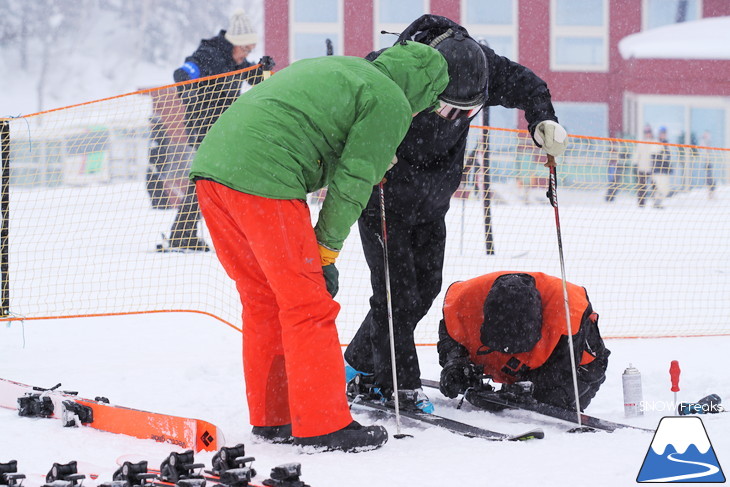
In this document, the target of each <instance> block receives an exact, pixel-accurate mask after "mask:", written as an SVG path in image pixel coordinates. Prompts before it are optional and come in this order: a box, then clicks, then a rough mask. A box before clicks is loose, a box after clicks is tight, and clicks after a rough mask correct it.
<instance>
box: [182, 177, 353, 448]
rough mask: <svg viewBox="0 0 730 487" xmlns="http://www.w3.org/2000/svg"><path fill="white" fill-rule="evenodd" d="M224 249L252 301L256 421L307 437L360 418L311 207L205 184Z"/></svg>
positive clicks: (227, 264) (248, 335) (249, 323)
mask: <svg viewBox="0 0 730 487" xmlns="http://www.w3.org/2000/svg"><path fill="white" fill-rule="evenodd" d="M196 190H197V193H198V201H199V203H200V209H201V211H202V213H203V217H204V218H205V222H206V225H207V226H208V230H209V231H210V236H211V239H212V240H213V245H214V246H215V250H216V255H217V257H218V259H219V260H220V262H221V264H222V265H223V267H224V268H225V270H226V273H227V274H228V276H229V277H230V278H231V279H233V280H234V281H235V282H236V287H237V289H238V293H239V294H240V296H241V303H242V304H243V373H244V378H245V380H246V397H247V400H248V409H249V415H250V421H251V424H252V425H254V426H279V425H283V424H289V423H291V424H292V434H293V435H294V436H297V437H309V436H318V435H323V434H327V433H332V432H334V431H337V430H339V429H342V428H344V427H345V426H347V425H348V424H350V422H352V416H351V415H350V410H349V408H348V404H347V398H346V395H345V368H344V367H345V366H344V360H343V358H342V350H341V348H340V342H339V337H338V334H337V328H336V326H335V318H336V317H337V313H338V312H339V310H340V305H339V304H338V303H337V302H335V301H334V300H333V299H332V297H331V296H330V294H329V292H328V291H327V287H326V285H325V281H324V276H323V275H322V266H321V262H320V257H319V250H318V247H317V239H316V237H315V235H314V229H313V228H312V223H311V217H310V214H309V208H308V207H307V204H306V202H304V201H302V200H276V199H270V198H263V197H261V196H255V195H250V194H246V193H242V192H240V191H235V190H233V189H231V188H228V187H227V186H224V185H222V184H219V183H216V182H213V181H209V180H198V181H197V182H196Z"/></svg>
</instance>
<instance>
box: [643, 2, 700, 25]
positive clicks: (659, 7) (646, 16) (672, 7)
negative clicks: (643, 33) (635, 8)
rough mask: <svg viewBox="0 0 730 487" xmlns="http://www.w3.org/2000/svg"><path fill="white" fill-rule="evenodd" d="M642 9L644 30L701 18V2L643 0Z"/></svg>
mask: <svg viewBox="0 0 730 487" xmlns="http://www.w3.org/2000/svg"><path fill="white" fill-rule="evenodd" d="M642 7H643V15H642V17H641V18H642V28H643V29H644V30H647V29H654V28H655V27H661V26H663V25H669V24H676V23H679V22H689V21H691V20H698V19H701V18H702V0H643V5H642Z"/></svg>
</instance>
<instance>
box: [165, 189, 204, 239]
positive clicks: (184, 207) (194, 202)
mask: <svg viewBox="0 0 730 487" xmlns="http://www.w3.org/2000/svg"><path fill="white" fill-rule="evenodd" d="M199 221H200V208H199V207H198V197H197V196H196V194H195V185H194V184H193V183H192V182H191V183H190V184H189V185H188V187H187V191H186V194H185V198H184V199H183V202H182V204H181V205H180V206H179V207H178V209H177V215H175V221H174V222H173V223H172V228H171V229H170V246H171V247H185V248H197V247H202V246H205V242H202V241H201V240H199V238H198V222H199Z"/></svg>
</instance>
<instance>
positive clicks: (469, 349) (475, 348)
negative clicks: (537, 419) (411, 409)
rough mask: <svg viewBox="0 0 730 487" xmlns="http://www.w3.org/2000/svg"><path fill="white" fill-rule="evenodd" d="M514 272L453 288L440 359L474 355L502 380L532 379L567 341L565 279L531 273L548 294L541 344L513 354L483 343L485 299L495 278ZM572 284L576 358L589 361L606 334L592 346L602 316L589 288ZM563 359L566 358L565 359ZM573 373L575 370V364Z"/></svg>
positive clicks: (441, 337) (445, 309)
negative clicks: (590, 335) (593, 332)
mask: <svg viewBox="0 0 730 487" xmlns="http://www.w3.org/2000/svg"><path fill="white" fill-rule="evenodd" d="M512 273H513V272H494V273H490V274H485V275H483V276H480V277H476V278H474V279H470V280H468V281H461V282H456V283H454V284H452V285H451V286H450V287H449V289H448V291H447V292H446V297H445V299H444V307H443V315H444V319H443V321H442V322H441V329H440V330H439V359H440V360H439V361H440V362H441V365H442V366H443V365H445V363H446V362H447V361H448V360H449V359H450V358H453V357H454V356H459V355H461V356H467V354H468V357H469V359H470V360H471V361H472V362H473V363H475V364H477V365H482V366H484V374H485V375H489V376H492V378H493V379H494V380H495V381H496V382H506V383H513V382H516V381H519V380H530V379H531V378H532V377H534V374H531V372H532V371H534V370H536V369H539V368H540V367H542V366H544V365H545V364H546V363H548V361H550V359H551V356H553V355H554V353H555V352H556V349H560V348H562V345H563V344H565V343H566V339H567V335H568V332H567V324H566V320H565V301H564V296H563V287H562V281H561V280H560V279H559V278H557V277H553V276H549V275H547V274H543V273H541V272H527V273H526V274H529V275H531V276H533V277H534V278H535V283H536V286H537V289H538V291H540V295H541V297H542V315H543V323H542V338H541V339H540V340H539V341H538V343H537V344H536V345H535V347H533V349H532V350H530V351H528V352H523V353H516V354H509V353H503V352H499V351H493V350H489V349H487V347H485V346H484V345H483V344H482V343H481V340H480V329H481V326H482V323H483V321H484V301H485V299H486V297H487V294H488V293H489V290H490V289H491V287H492V284H493V283H494V280H495V279H497V278H498V277H499V276H501V275H503V274H512ZM567 287H568V301H569V304H570V323H571V328H572V333H573V338H574V344H575V346H576V350H575V351H576V362H577V363H578V364H579V365H581V366H585V365H588V364H590V363H591V362H592V361H593V360H595V358H596V353H598V350H594V348H604V347H603V341H602V340H600V336H599V337H598V338H599V340H600V347H597V346H593V347H592V346H591V344H590V343H589V342H593V341H595V340H588V338H587V334H588V333H587V332H588V331H589V330H588V329H587V328H596V333H597V327H596V326H594V325H595V324H596V323H597V320H598V315H597V314H596V313H594V312H593V309H592V307H591V303H590V301H589V300H588V295H587V293H586V290H585V289H584V288H583V287H581V286H577V285H575V284H571V283H568V284H567ZM591 325H593V326H591ZM454 342H456V343H454ZM457 344H458V345H457ZM565 358H567V360H568V362H567V363H569V360H570V356H569V355H566V356H565V357H563V359H565ZM560 361H561V362H563V363H565V362H564V360H562V359H561V360H560ZM567 372H568V374H570V369H568V371H567Z"/></svg>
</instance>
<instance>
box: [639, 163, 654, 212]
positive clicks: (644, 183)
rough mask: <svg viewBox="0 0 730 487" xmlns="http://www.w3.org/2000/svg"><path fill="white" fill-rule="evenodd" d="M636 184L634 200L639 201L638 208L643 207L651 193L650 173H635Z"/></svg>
mask: <svg viewBox="0 0 730 487" xmlns="http://www.w3.org/2000/svg"><path fill="white" fill-rule="evenodd" d="M636 184H637V188H636V198H637V199H638V201H639V206H644V205H646V199H647V198H649V197H650V196H651V193H652V192H653V185H654V183H653V182H652V180H651V173H648V172H643V171H637V173H636Z"/></svg>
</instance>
